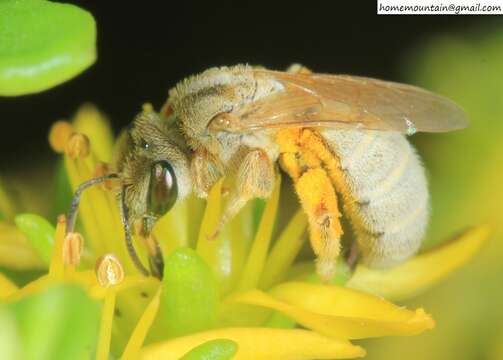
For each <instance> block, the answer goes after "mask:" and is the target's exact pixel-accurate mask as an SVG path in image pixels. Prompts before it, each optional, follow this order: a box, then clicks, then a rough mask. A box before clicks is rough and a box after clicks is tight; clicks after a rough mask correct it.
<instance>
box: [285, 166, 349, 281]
mask: <svg viewBox="0 0 503 360" xmlns="http://www.w3.org/2000/svg"><path fill="white" fill-rule="evenodd" d="M294 184H295V190H296V192H297V194H298V196H299V198H300V202H301V204H302V208H303V209H304V211H305V212H306V214H307V217H308V222H309V233H310V234H309V235H310V241H311V246H312V248H313V251H314V253H315V254H316V256H317V260H316V271H317V273H318V275H319V276H320V278H321V279H322V280H323V281H328V280H330V279H331V278H332V276H333V275H334V273H335V264H336V259H337V257H338V256H339V253H340V238H341V236H342V234H343V231H342V227H341V223H340V221H339V218H340V216H341V214H340V212H339V209H338V207H337V196H336V193H335V190H334V187H333V185H332V182H331V181H330V178H329V177H328V175H327V173H326V172H325V171H324V170H323V169H321V168H315V169H309V170H307V171H305V172H304V173H303V174H302V175H300V177H299V178H297V179H294Z"/></svg>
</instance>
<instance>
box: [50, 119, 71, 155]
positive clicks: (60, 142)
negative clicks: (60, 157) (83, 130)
mask: <svg viewBox="0 0 503 360" xmlns="http://www.w3.org/2000/svg"><path fill="white" fill-rule="evenodd" d="M72 134H73V127H72V125H71V124H70V123H69V122H67V121H62V120H60V121H56V122H55V123H54V124H53V125H52V127H51V130H50V131H49V144H50V145H51V148H52V149H53V150H54V151H55V152H57V153H59V154H61V153H63V152H64V151H65V147H66V144H67V143H68V141H69V140H70V138H71V137H72Z"/></svg>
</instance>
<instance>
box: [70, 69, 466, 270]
mask: <svg viewBox="0 0 503 360" xmlns="http://www.w3.org/2000/svg"><path fill="white" fill-rule="evenodd" d="M466 126H467V117H466V115H465V113H464V112H463V110H462V109H461V108H460V107H459V106H457V105H456V104H455V103H454V102H452V101H451V100H449V99H447V98H445V97H442V96H440V95H436V94H433V93H431V92H428V91H426V90H423V89H421V88H418V87H414V86H410V85H404V84H399V83H393V82H387V81H381V80H376V79H371V78H364V77H357V76H346V75H329V74H317V73H312V72H311V71H309V70H308V69H306V68H304V67H302V66H300V65H293V66H291V67H290V68H289V69H288V70H287V71H286V72H280V71H272V70H267V69H264V68H254V67H251V66H248V65H236V66H232V67H219V68H211V69H209V70H206V71H204V72H203V73H201V74H198V75H194V76H190V77H188V78H187V79H185V80H183V81H181V82H179V83H178V84H177V85H176V86H175V87H174V88H173V89H171V90H170V92H169V97H168V100H167V102H166V104H165V105H164V106H163V107H162V109H161V110H160V112H154V111H143V112H142V113H140V114H139V115H138V116H137V117H136V119H135V120H134V122H133V126H132V128H131V130H130V131H129V132H128V133H127V134H126V136H125V137H124V138H123V139H122V140H121V141H120V147H119V148H120V149H119V155H118V156H117V161H116V169H117V172H116V173H114V174H110V175H107V176H105V177H102V178H98V179H93V180H91V181H89V182H87V183H84V184H83V185H82V186H81V188H79V190H78V191H77V195H79V194H80V192H81V190H83V189H85V188H86V187H88V186H91V185H93V184H95V183H97V182H100V181H104V180H106V179H108V178H118V179H119V180H120V183H121V191H120V204H121V205H120V208H121V215H122V219H123V224H124V227H125V232H126V242H127V246H128V249H129V252H130V254H131V257H132V258H133V261H134V262H135V264H136V265H137V267H138V269H139V270H140V271H141V272H142V273H144V274H148V273H149V271H148V270H147V269H146V268H145V267H144V266H143V265H142V263H141V261H140V260H139V258H138V256H137V255H136V252H135V250H134V247H133V245H132V241H131V230H130V229H131V224H133V223H134V222H135V221H136V222H137V221H140V222H141V223H142V225H143V226H142V231H143V232H144V235H146V236H148V235H149V234H150V232H151V230H152V227H153V226H154V224H155V221H156V219H158V218H159V217H160V216H162V215H163V214H165V213H166V212H167V211H168V210H169V209H170V208H171V207H172V206H173V205H174V203H175V202H176V201H180V200H182V199H183V198H185V197H186V196H188V195H189V194H191V193H195V194H196V195H197V196H199V197H201V198H205V197H206V196H207V195H208V192H209V190H210V189H211V187H212V186H213V184H215V183H216V181H218V180H219V179H220V178H222V177H225V178H226V179H231V180H230V182H231V186H230V188H229V191H228V194H227V200H226V203H225V206H224V210H223V213H222V216H221V220H220V222H219V225H218V228H217V229H216V230H215V234H213V235H212V236H215V235H216V234H217V233H218V232H219V231H220V229H221V228H222V227H223V226H224V225H225V224H226V223H227V222H228V221H229V220H230V219H231V218H232V217H233V216H234V215H236V214H237V213H238V212H239V210H240V209H241V208H242V207H243V206H244V205H245V204H246V203H247V202H248V201H250V200H251V199H254V198H268V197H269V196H270V195H271V193H272V190H273V189H274V186H275V179H276V176H277V174H278V172H279V171H281V170H282V171H283V172H285V173H287V174H288V175H289V176H290V177H291V179H292V181H293V185H294V188H295V191H296V193H297V195H298V197H299V200H300V204H301V206H302V208H303V210H304V212H305V213H306V215H307V219H308V224H309V237H310V242H311V246H312V248H313V251H314V253H315V254H316V257H317V260H316V269H317V272H318V274H319V275H320V276H321V277H322V278H324V279H329V278H330V277H331V276H332V274H333V273H334V267H335V261H336V259H337V258H338V256H339V255H340V253H341V241H340V240H341V236H342V234H343V229H342V226H341V223H340V217H341V210H340V208H341V207H342V209H343V211H344V214H345V215H346V216H347V218H348V219H349V220H350V223H351V226H352V228H353V231H354V233H355V236H356V241H355V244H354V245H353V246H352V250H351V252H350V256H349V259H348V261H349V262H351V263H352V264H354V263H355V262H356V260H357V259H358V261H359V262H362V263H363V264H365V265H367V266H369V267H374V268H385V267H390V266H393V265H395V264H398V263H400V262H402V261H404V260H405V259H407V258H409V257H410V256H412V255H413V254H414V253H415V252H417V250H418V249H419V247H420V245H421V241H422V238H423V236H424V233H425V229H426V227H427V223H428V217H429V194H428V189H427V181H426V177H425V171H424V168H423V166H422V164H421V161H420V159H419V156H418V155H417V154H416V152H415V150H414V148H413V147H412V146H411V144H410V143H409V142H408V140H407V138H406V136H409V135H413V134H414V133H416V132H418V131H423V132H445V131H451V130H456V129H461V128H464V127H466ZM338 196H339V197H340V199H338ZM339 202H340V203H341V204H342V205H341V206H340V205H339ZM77 206H78V196H76V200H75V201H74V205H73V206H72V209H73V210H72V212H71V216H70V217H72V216H73V217H74V215H73V214H74V213H75V212H76V208H77ZM210 235H211V234H210ZM150 255H151V256H150V272H151V273H152V274H154V275H156V276H159V277H160V276H162V255H161V254H160V250H159V246H158V245H157V244H156V243H155V242H154V244H153V245H152V246H151V251H150Z"/></svg>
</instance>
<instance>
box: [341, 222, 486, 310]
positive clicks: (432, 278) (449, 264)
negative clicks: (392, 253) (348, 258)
mask: <svg viewBox="0 0 503 360" xmlns="http://www.w3.org/2000/svg"><path fill="white" fill-rule="evenodd" d="M489 233H490V231H489V229H488V228H486V227H475V228H473V229H470V230H468V231H466V232H464V233H463V234H462V235H460V236H458V237H457V238H456V239H455V240H453V241H450V242H447V243H443V244H442V245H440V246H438V247H435V248H433V249H431V250H429V251H427V252H425V253H423V254H420V255H417V256H415V257H413V258H412V259H410V260H409V261H407V262H405V263H404V264H402V265H398V266H396V267H394V268H392V269H388V270H371V269H368V268H366V267H364V266H358V268H357V269H356V272H355V274H354V275H353V277H352V278H351V279H350V280H349V282H348V283H347V286H348V287H351V288H354V289H360V290H364V291H368V292H371V293H373V294H377V295H380V296H384V297H385V298H386V299H392V300H395V301H396V300H403V299H406V298H410V297H412V296H414V295H416V294H418V293H420V292H421V291H423V290H425V289H426V288H428V287H430V286H432V285H434V284H436V283H437V282H439V281H440V280H442V279H443V278H445V277H446V276H447V275H448V274H449V273H451V272H452V271H454V270H456V269H458V268H459V267H461V266H463V265H464V264H465V263H466V262H468V261H469V260H470V259H471V258H472V257H473V255H474V254H475V253H477V251H478V250H479V249H480V248H481V246H482V245H483V243H484V241H485V240H486V239H487V237H488V235H489Z"/></svg>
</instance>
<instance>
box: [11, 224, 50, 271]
mask: <svg viewBox="0 0 503 360" xmlns="http://www.w3.org/2000/svg"><path fill="white" fill-rule="evenodd" d="M14 221H15V222H16V225H17V227H18V228H19V230H21V231H22V232H23V233H24V234H25V235H26V236H27V237H28V241H29V242H30V244H31V246H32V247H33V249H35V251H36V252H37V253H38V254H39V255H40V258H41V259H42V260H43V261H44V262H45V263H46V264H47V265H49V263H50V262H51V256H52V244H53V243H54V233H55V231H56V230H55V229H54V226H52V225H51V224H50V223H49V222H48V221H47V220H46V219H44V218H43V217H41V216H39V215H36V214H20V215H17V216H16V217H15V219H14Z"/></svg>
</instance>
